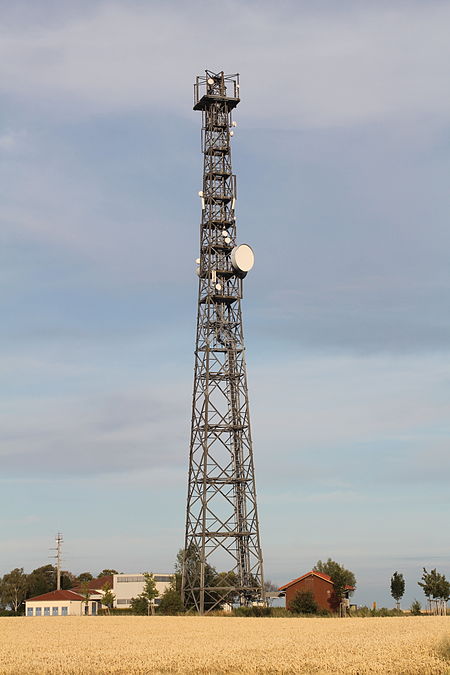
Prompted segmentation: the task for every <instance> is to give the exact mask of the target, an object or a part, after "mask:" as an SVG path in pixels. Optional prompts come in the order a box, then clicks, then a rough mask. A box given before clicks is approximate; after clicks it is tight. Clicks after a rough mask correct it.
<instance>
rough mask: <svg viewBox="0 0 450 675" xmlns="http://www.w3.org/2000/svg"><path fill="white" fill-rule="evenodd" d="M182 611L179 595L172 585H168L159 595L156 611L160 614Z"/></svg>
mask: <svg viewBox="0 0 450 675" xmlns="http://www.w3.org/2000/svg"><path fill="white" fill-rule="evenodd" d="M182 611H183V603H182V602H181V595H180V593H179V591H177V590H176V588H175V587H174V586H168V587H167V588H166V590H165V591H164V593H163V594H162V596H161V602H160V603H159V607H158V612H160V613H161V614H179V613H180V612H182Z"/></svg>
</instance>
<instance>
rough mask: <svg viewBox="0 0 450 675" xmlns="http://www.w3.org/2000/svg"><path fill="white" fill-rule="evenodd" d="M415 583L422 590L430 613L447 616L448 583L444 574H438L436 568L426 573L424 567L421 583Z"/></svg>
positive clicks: (449, 584)
mask: <svg viewBox="0 0 450 675" xmlns="http://www.w3.org/2000/svg"><path fill="white" fill-rule="evenodd" d="M417 583H418V585H419V586H420V587H421V588H423V592H424V593H425V596H426V598H427V600H428V605H429V608H430V611H432V612H433V614H447V602H448V599H449V597H450V582H448V581H447V579H446V578H445V574H440V573H439V572H438V571H437V570H436V568H435V569H434V570H431V572H427V570H426V569H425V567H424V568H423V574H422V581H418V582H417Z"/></svg>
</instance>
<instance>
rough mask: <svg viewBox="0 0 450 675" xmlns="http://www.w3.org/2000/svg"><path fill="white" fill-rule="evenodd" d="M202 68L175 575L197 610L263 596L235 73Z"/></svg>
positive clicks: (248, 258)
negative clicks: (181, 530)
mask: <svg viewBox="0 0 450 675" xmlns="http://www.w3.org/2000/svg"><path fill="white" fill-rule="evenodd" d="M205 73H206V74H205V76H200V77H197V80H196V84H195V85H194V110H199V111H201V113H202V152H203V157H204V170H203V189H202V190H201V191H200V192H199V196H200V198H201V204H202V219H201V225H200V257H199V258H198V259H197V265H198V267H197V274H198V276H199V285H198V314H197V336H196V349H195V372H194V391H193V401H192V426H191V441H190V457H189V481H188V497H187V509H186V532H185V547H184V560H183V573H182V596H183V601H184V604H185V606H186V607H190V608H193V609H195V610H197V611H198V612H199V613H200V614H203V613H204V612H207V611H210V610H211V609H214V608H217V607H218V606H220V605H221V604H223V603H224V602H239V603H240V604H249V603H250V602H252V601H255V600H260V599H263V598H264V582H263V561H262V553H261V546H260V538H259V523H258V513H257V505H256V489H255V477H254V467H253V451H252V439H251V433H250V417H249V402H248V390H247V374H246V365H245V356H244V336H243V330H242V315H241V299H242V280H243V278H244V277H245V275H246V274H247V272H248V271H249V270H250V269H251V267H252V266H253V252H252V249H251V248H250V247H249V246H248V245H246V244H243V245H240V246H237V245H236V220H235V202H236V177H235V175H234V174H233V172H232V166H231V147H230V137H231V136H232V135H233V128H234V126H235V125H236V124H235V122H233V121H232V110H233V109H234V108H235V107H236V106H237V104H238V103H239V100H240V99H239V75H224V73H223V72H220V73H213V72H210V71H208V70H207V71H205ZM214 569H217V570H220V571H224V573H222V574H220V575H219V576H217V575H215V574H214Z"/></svg>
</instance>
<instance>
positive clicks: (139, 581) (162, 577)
mask: <svg viewBox="0 0 450 675" xmlns="http://www.w3.org/2000/svg"><path fill="white" fill-rule="evenodd" d="M153 578H154V580H155V586H156V590H157V591H158V594H159V596H158V597H157V598H156V599H155V605H159V603H160V601H161V596H162V594H163V593H164V591H165V590H166V588H168V587H169V586H170V582H171V581H172V579H173V578H174V575H173V574H160V573H158V572H155V573H154V574H153ZM144 585H145V577H144V575H143V574H114V575H113V587H112V592H113V593H114V595H115V596H116V597H115V600H114V607H117V609H128V608H129V607H130V605H131V599H132V598H137V597H138V595H140V594H141V593H142V591H143V590H144Z"/></svg>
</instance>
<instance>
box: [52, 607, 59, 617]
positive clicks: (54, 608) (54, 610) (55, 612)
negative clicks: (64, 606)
mask: <svg viewBox="0 0 450 675" xmlns="http://www.w3.org/2000/svg"><path fill="white" fill-rule="evenodd" d="M58 610H59V607H53V608H52V614H53V616H58V614H59V611H58Z"/></svg>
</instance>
